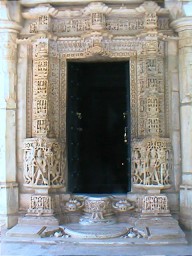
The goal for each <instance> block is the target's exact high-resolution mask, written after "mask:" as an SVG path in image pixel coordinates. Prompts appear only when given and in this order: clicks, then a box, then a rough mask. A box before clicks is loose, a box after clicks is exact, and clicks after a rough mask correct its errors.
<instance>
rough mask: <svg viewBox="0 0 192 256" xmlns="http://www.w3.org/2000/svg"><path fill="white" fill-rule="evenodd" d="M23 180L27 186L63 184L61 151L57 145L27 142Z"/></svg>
mask: <svg viewBox="0 0 192 256" xmlns="http://www.w3.org/2000/svg"><path fill="white" fill-rule="evenodd" d="M24 164H25V167H24V171H25V172H24V180H25V184H26V185H27V186H42V185H43V186H54V185H55V186H56V185H62V184H63V174H62V173H61V168H60V164H61V152H60V149H59V148H58V147H54V146H52V147H50V146H47V145H42V144H39V143H37V144H36V143H32V144H30V145H29V144H28V147H26V148H25V153H24Z"/></svg>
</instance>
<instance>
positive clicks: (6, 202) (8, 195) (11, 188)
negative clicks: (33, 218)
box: [0, 183, 18, 228]
mask: <svg viewBox="0 0 192 256" xmlns="http://www.w3.org/2000/svg"><path fill="white" fill-rule="evenodd" d="M0 199H1V200H0V220H2V221H4V223H5V225H6V227H7V228H10V227H13V226H14V225H15V224H17V219H18V187H17V184H14V183H11V184H10V183H8V184H5V183H4V184H2V183H0Z"/></svg>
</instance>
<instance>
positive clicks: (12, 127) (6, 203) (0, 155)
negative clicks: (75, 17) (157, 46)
mask: <svg viewBox="0 0 192 256" xmlns="http://www.w3.org/2000/svg"><path fill="white" fill-rule="evenodd" d="M0 9H1V15H0V80H1V87H0V120H1V124H0V126H1V128H0V166H1V171H0V198H1V199H0V221H3V222H4V223H5V225H6V227H8V228H10V227H12V226H14V225H15V224H16V223H17V217H18V216H17V215H18V184H17V182H16V92H15V87H16V79H17V70H16V67H17V43H16V40H17V34H18V32H19V30H20V26H19V25H18V24H17V23H16V22H13V21H12V20H11V18H10V16H9V9H8V7H7V3H6V1H1V2H0Z"/></svg>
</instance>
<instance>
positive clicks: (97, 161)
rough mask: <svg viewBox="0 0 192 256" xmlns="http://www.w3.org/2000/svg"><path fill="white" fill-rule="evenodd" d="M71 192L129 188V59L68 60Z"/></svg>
mask: <svg viewBox="0 0 192 256" xmlns="http://www.w3.org/2000/svg"><path fill="white" fill-rule="evenodd" d="M67 67H68V76H67V77H68V90H67V91H68V96H67V102H68V104H67V149H68V150H67V151H68V190H69V192H72V193H89V194H91V193H96V194H103V193H126V192H128V191H130V183H131V181H130V176H131V167H130V151H131V150H130V92H129V91H130V83H129V62H128V61H116V62H101V61H100V62H68V65H67Z"/></svg>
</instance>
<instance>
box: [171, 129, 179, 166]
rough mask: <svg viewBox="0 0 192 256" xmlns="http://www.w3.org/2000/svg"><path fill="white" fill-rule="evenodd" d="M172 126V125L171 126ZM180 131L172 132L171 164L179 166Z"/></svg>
mask: <svg viewBox="0 0 192 256" xmlns="http://www.w3.org/2000/svg"><path fill="white" fill-rule="evenodd" d="M173 125H174V124H173ZM180 143H181V141H180V131H173V132H172V147H173V164H174V165H179V164H181V148H180V147H181V146H180Z"/></svg>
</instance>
